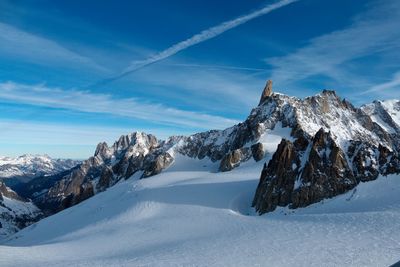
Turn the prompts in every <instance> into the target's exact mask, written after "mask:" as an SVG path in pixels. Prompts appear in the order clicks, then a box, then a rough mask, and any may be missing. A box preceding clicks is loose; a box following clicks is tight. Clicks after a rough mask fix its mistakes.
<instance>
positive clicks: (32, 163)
mask: <svg viewBox="0 0 400 267" xmlns="http://www.w3.org/2000/svg"><path fill="white" fill-rule="evenodd" d="M77 164H79V161H76V160H70V159H52V158H50V157H49V156H47V155H22V156H20V157H17V158H11V157H0V179H1V180H3V181H4V182H6V183H7V184H10V185H16V184H18V183H21V182H22V183H26V182H28V181H30V180H32V179H33V178H35V177H39V176H44V175H52V174H56V173H59V172H62V171H65V170H68V169H71V168H72V167H74V166H76V165H77Z"/></svg>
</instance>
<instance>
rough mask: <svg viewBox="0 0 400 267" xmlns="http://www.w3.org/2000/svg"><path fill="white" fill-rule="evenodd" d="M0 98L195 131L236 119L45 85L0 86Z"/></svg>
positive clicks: (227, 123)
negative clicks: (187, 128) (110, 115)
mask: <svg viewBox="0 0 400 267" xmlns="http://www.w3.org/2000/svg"><path fill="white" fill-rule="evenodd" d="M0 99H5V100H9V101H12V102H17V103H25V104H30V105H37V106H44V107H52V108H63V109H69V110H76V111H81V112H91V113H105V114H112V115H117V116H124V117H130V118H136V119H140V120H148V121H151V122H152V123H158V124H165V125H175V126H184V127H191V128H198V129H210V128H213V129H223V128H226V127H229V126H232V125H233V124H235V123H237V121H236V120H232V119H227V118H224V117H220V116H213V115H209V114H205V113H198V112H192V111H186V110H180V109H176V108H171V107H168V106H164V105H161V104H154V103H146V102H144V101H138V100H137V99H134V98H125V99H117V98H114V97H112V96H110V95H106V94H95V93H91V92H88V91H79V90H65V89H61V88H49V87H46V86H45V85H25V84H18V83H14V82H5V83H0Z"/></svg>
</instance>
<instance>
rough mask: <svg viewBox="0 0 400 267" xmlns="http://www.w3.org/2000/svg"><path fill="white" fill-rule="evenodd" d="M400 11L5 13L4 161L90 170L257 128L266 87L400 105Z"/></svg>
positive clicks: (302, 1)
mask: <svg viewBox="0 0 400 267" xmlns="http://www.w3.org/2000/svg"><path fill="white" fill-rule="evenodd" d="M399 25H400V2H399V1H397V0H385V1H376V0H375V1H374V0H371V1H367V0H353V1H348V0H336V1H322V0H298V1H294V0H282V1H279V0H274V1H273V0H263V1H258V0H253V1H205V0H203V1H200V0H194V1H183V0H171V1H161V0H147V1H120V0H114V1H94V0H88V1H78V0H69V1H52V0H35V1H34V0H21V1H11V0H10V1H8V0H0V127H1V129H2V130H1V132H0V154H1V155H8V156H16V155H20V154H23V153H39V154H43V153H47V154H49V155H51V156H54V157H71V158H86V157H88V156H90V155H91V154H93V151H94V148H95V146H96V144H97V143H98V142H100V141H103V140H105V141H107V142H113V141H114V140H115V139H117V138H118V137H119V136H120V135H122V134H127V133H129V132H133V131H136V130H139V131H146V132H149V133H153V134H155V135H157V136H158V137H161V138H165V137H167V136H169V135H173V134H190V133H194V132H198V131H203V130H208V129H211V128H216V129H223V128H225V127H228V126H230V125H233V124H235V123H236V122H238V121H241V120H243V119H245V118H246V116H247V115H248V113H249V112H250V110H251V108H252V107H254V106H255V105H256V104H257V103H258V100H259V95H260V93H261V90H262V88H263V86H264V84H265V81H266V80H267V79H272V80H273V81H274V90H275V91H278V92H281V93H285V94H289V95H295V96H298V97H305V96H309V95H313V94H316V93H318V92H319V91H321V90H322V89H335V90H337V91H338V93H339V94H340V95H341V96H342V97H345V98H347V99H350V100H351V101H353V102H354V103H355V104H356V105H362V104H363V103H368V102H371V101H373V100H374V99H388V98H400V90H399V89H400V66H399V65H400V64H399V62H400V53H399V52H398V51H399V48H400V31H399V30H398V28H399Z"/></svg>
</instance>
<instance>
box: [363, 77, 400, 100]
mask: <svg viewBox="0 0 400 267" xmlns="http://www.w3.org/2000/svg"><path fill="white" fill-rule="evenodd" d="M398 88H400V71H399V72H396V73H395V74H394V75H393V78H392V79H391V80H390V81H388V82H384V83H381V84H377V85H374V86H372V87H371V88H370V89H368V90H367V91H365V92H362V93H361V95H365V94H370V93H380V94H385V93H387V92H385V91H388V90H393V89H397V90H398ZM390 93H391V92H390ZM392 96H393V95H392Z"/></svg>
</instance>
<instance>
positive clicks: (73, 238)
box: [0, 156, 400, 267]
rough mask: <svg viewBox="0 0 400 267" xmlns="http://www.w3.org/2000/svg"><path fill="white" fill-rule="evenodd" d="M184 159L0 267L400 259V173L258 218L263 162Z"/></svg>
mask: <svg viewBox="0 0 400 267" xmlns="http://www.w3.org/2000/svg"><path fill="white" fill-rule="evenodd" d="M264 162H265V161H261V162H259V163H255V162H247V163H245V164H242V165H241V166H240V167H239V168H238V169H235V170H233V171H231V172H226V173H217V172H216V169H217V167H218V165H216V164H213V163H211V162H208V161H206V160H202V161H199V160H193V159H188V158H184V157H181V156H180V158H179V160H177V164H175V165H173V166H172V167H171V168H170V169H168V170H166V171H165V172H163V173H161V174H160V175H156V176H153V177H151V178H147V179H142V180H137V179H135V177H133V178H131V179H129V180H127V181H123V182H120V183H118V184H117V185H115V186H114V187H112V188H109V189H108V190H107V191H106V192H104V193H100V194H98V195H95V196H94V197H92V198H91V199H89V200H87V201H85V202H82V203H80V204H79V205H77V206H74V207H72V208H70V209H67V210H64V211H62V212H60V213H58V214H56V215H54V216H51V217H48V218H46V219H44V220H42V221H40V222H39V223H36V224H34V225H32V226H30V227H28V228H26V229H24V230H22V231H20V232H18V233H17V234H16V235H14V236H13V237H11V238H10V239H9V240H7V241H4V242H3V244H2V245H0V255H1V256H0V266H4V267H6V266H13V267H17V266H46V265H47V266H388V265H390V264H393V263H394V262H396V261H398V260H399V259H400V235H399V234H398V232H399V226H400V201H399V200H400V183H399V179H400V176H389V177H380V178H379V179H378V180H376V181H373V182H369V183H363V184H360V185H359V186H358V187H357V190H356V191H351V192H348V193H347V194H344V195H341V196H338V197H336V198H334V199H329V200H325V201H323V202H321V203H317V204H314V205H312V206H310V207H308V208H304V209H299V210H296V211H294V210H289V209H287V208H279V209H278V210H277V211H275V212H273V213H267V214H265V215H263V216H256V215H255V214H254V211H253V210H252V209H251V208H250V205H251V201H252V198H253V195H254V192H255V189H256V187H257V184H258V179H259V175H260V173H261V169H262V165H263V163H264Z"/></svg>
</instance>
